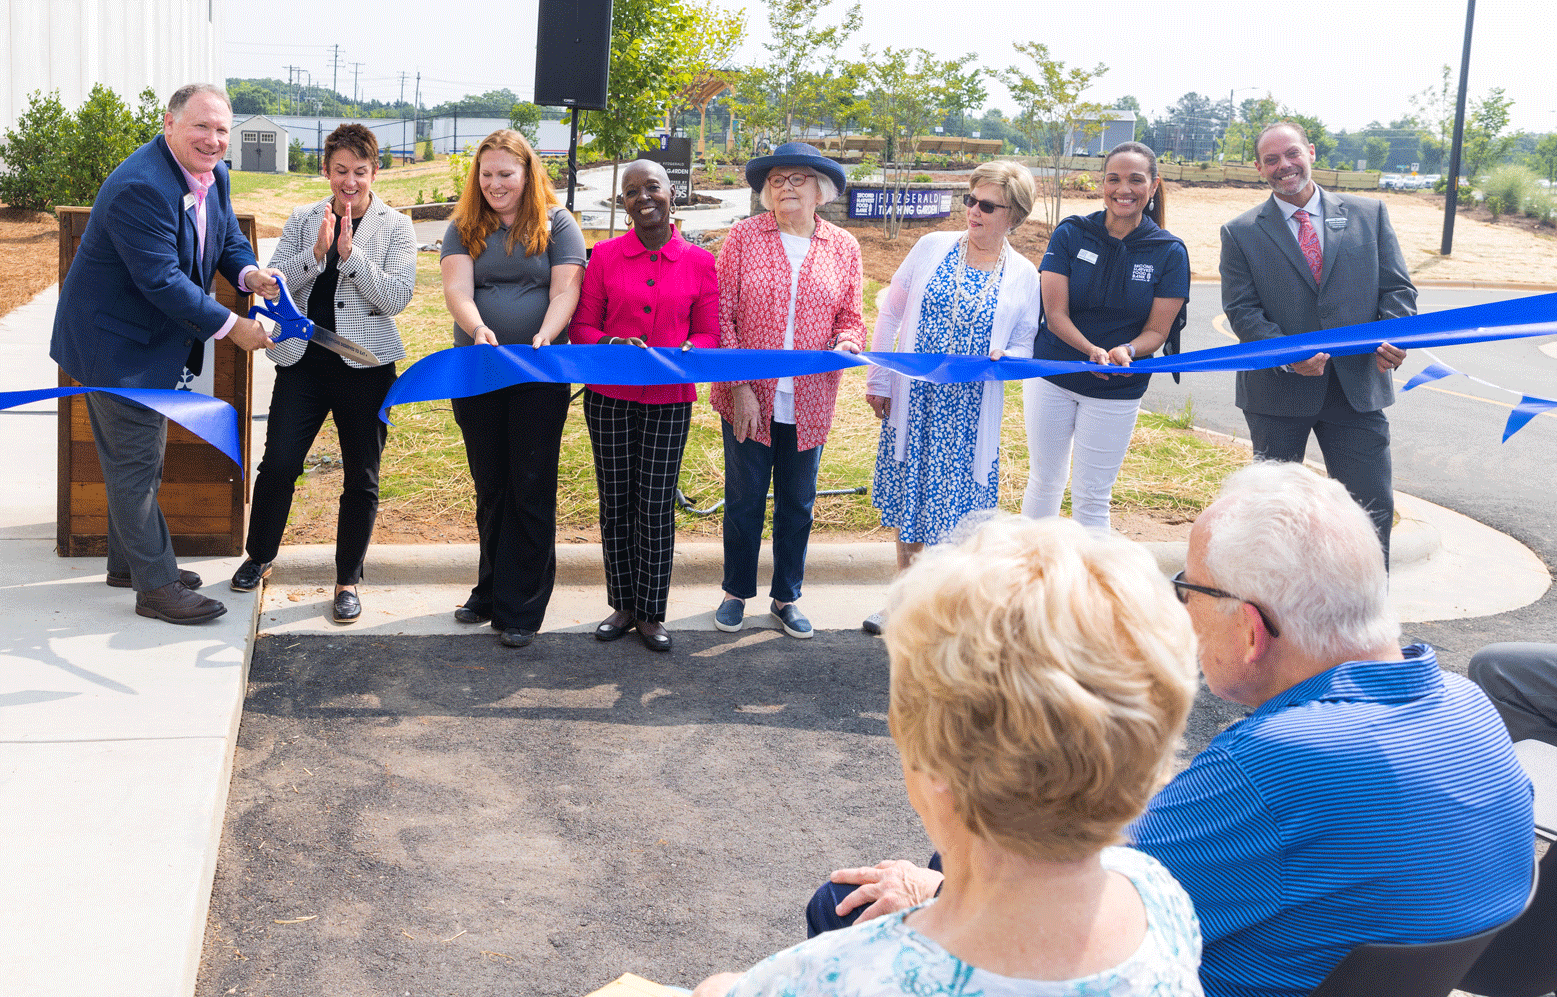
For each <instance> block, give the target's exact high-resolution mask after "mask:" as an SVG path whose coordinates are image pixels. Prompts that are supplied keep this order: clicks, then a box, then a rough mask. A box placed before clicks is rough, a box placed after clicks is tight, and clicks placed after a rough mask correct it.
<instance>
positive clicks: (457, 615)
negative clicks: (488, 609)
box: [454, 606, 492, 623]
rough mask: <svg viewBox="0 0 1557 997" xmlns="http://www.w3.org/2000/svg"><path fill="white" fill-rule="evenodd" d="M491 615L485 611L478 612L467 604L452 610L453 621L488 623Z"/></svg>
mask: <svg viewBox="0 0 1557 997" xmlns="http://www.w3.org/2000/svg"><path fill="white" fill-rule="evenodd" d="M491 620H492V617H490V616H488V615H487V614H485V613H478V612H476V611H475V610H474V609H471V608H470V607H469V606H461V607H460V608H459V609H456V610H455V611H454V622H455V623H489V622H491Z"/></svg>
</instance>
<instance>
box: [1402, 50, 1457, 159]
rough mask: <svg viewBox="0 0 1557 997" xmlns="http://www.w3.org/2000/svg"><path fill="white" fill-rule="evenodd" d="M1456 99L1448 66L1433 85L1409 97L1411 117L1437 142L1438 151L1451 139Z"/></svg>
mask: <svg viewBox="0 0 1557 997" xmlns="http://www.w3.org/2000/svg"><path fill="white" fill-rule="evenodd" d="M1458 98H1459V94H1458V93H1457V92H1456V90H1455V87H1454V70H1452V69H1450V68H1449V67H1448V65H1445V66H1444V67H1443V68H1442V69H1441V70H1440V71H1439V75H1438V80H1437V81H1436V82H1435V83H1432V84H1430V85H1429V86H1427V87H1426V88H1424V89H1422V90H1420V91H1418V92H1417V93H1414V94H1412V95H1411V110H1412V111H1413V112H1414V114H1413V115H1412V116H1413V117H1414V118H1415V119H1416V120H1417V122H1418V123H1419V124H1420V125H1421V127H1422V130H1423V131H1424V132H1426V133H1427V134H1428V135H1431V136H1432V137H1433V138H1434V139H1435V140H1436V141H1437V143H1438V148H1440V149H1447V148H1448V147H1449V141H1450V139H1451V138H1452V137H1453V132H1454V110H1455V104H1456V103H1457V102H1458ZM1433 172H1436V171H1433Z"/></svg>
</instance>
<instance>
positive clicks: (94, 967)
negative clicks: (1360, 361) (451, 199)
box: [0, 247, 1550, 997]
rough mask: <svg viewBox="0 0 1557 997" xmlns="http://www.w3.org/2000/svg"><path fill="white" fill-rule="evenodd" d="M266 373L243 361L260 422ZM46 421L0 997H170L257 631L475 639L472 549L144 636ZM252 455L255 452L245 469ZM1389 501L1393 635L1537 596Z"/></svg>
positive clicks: (17, 619) (17, 332)
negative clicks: (351, 620)
mask: <svg viewBox="0 0 1557 997" xmlns="http://www.w3.org/2000/svg"><path fill="white" fill-rule="evenodd" d="M266 248H268V247H266ZM261 255H262V257H263V256H265V255H266V253H265V252H264V250H263V249H262V254H261ZM53 294H54V292H53V291H52V290H51V291H47V292H44V294H42V295H40V296H39V297H38V298H37V299H36V300H35V301H33V302H32V303H30V304H28V305H26V306H24V307H23V308H21V309H18V310H17V311H14V312H12V313H11V314H10V315H9V316H6V317H5V318H4V319H0V390H21V389H24V388H36V387H39V386H44V385H52V384H54V383H56V371H55V367H54V365H53V363H52V362H51V361H49V359H48V356H47V353H48V348H47V344H48V338H49V329H50V325H51V322H52V315H53V305H54V297H53ZM272 370H273V368H272V367H271V365H270V364H269V363H268V362H266V361H264V360H260V361H259V362H258V363H257V364H256V375H255V398H256V400H257V403H258V404H259V405H260V406H263V405H266V404H268V401H269V398H270V388H271V383H272V377H271V373H272ZM52 412H53V404H52V403H41V404H39V405H34V406H29V407H28V408H27V409H13V410H6V411H0V427H4V430H5V431H6V436H7V438H8V440H9V442H10V446H9V448H8V452H7V454H8V455H7V461H6V470H7V472H8V473H7V475H6V477H5V480H4V482H3V483H0V997H40V995H50V997H55V995H60V997H76V995H83V997H85V995H92V997H115V995H121V994H122V995H126V997H162V995H169V997H186V995H188V994H191V993H192V992H193V990H194V985H195V975H196V971H197V968H198V960H199V957H200V951H201V940H202V935H203V932H204V929H205V920H206V908H207V904H208V902H209V897H210V890H211V882H212V877H213V873H214V865H215V860H216V854H217V845H218V839H219V835H220V829H221V821H222V817H223V814H224V812H225V803H226V796H227V788H228V783H229V779H230V775H231V765H232V756H233V744H234V738H235V736H236V733H237V729H238V723H239V720H240V717H241V715H242V709H243V702H244V693H245V688H246V670H247V665H248V661H249V655H250V651H251V649H252V644H253V640H254V637H255V634H256V632H259V633H269V634H296V633H329V634H334V635H338V636H339V637H341V638H342V639H346V638H350V637H363V636H371V635H374V634H385V633H406V634H426V633H451V632H452V633H458V632H472V633H476V634H481V635H483V636H485V637H486V638H487V639H491V638H490V634H491V631H490V630H488V629H486V628H482V627H462V626H460V625H459V624H456V623H455V622H454V621H453V617H452V611H453V609H454V608H455V606H457V605H459V604H460V603H462V602H463V601H464V598H465V595H466V593H467V592H468V590H469V585H470V584H471V582H472V581H473V580H474V576H475V570H476V552H475V549H474V548H473V547H471V546H454V545H439V546H396V545H381V546H377V547H374V548H373V549H372V551H371V552H370V553H369V557H368V574H369V578H370V579H371V584H364V585H363V586H362V587H361V596H362V601H363V604H364V615H363V620H362V621H361V622H360V623H358V624H356V625H354V626H351V627H339V626H336V625H334V624H332V623H330V622H329V620H328V617H327V613H328V607H329V598H330V595H329V594H330V591H331V587H330V581H331V579H332V574H333V568H332V567H331V565H332V551H331V549H330V548H328V547H288V548H285V549H283V551H282V553H281V556H280V557H279V558H278V560H277V564H276V570H275V573H274V575H273V576H272V579H271V584H270V585H269V587H268V588H267V589H266V590H265V593H264V596H263V600H262V599H261V598H260V597H259V596H257V595H256V594H253V593H250V594H240V593H235V592H231V591H229V590H228V589H227V585H226V582H227V579H228V578H229V577H230V575H231V573H232V571H233V570H234V569H235V568H236V567H237V565H238V563H239V559H237V558H231V559H210V560H204V561H196V562H189V563H186V565H185V566H186V567H191V568H193V569H195V570H197V571H199V572H200V573H201V574H202V575H203V576H204V578H205V579H206V583H207V590H208V591H209V592H210V593H211V594H213V595H215V596H216V597H217V598H220V599H221V600H222V601H223V602H225V603H226V604H227V607H228V613H227V615H226V616H224V617H223V618H221V619H220V620H217V621H215V622H214V623H211V624H207V625H204V626H199V627H173V626H169V625H167V624H164V623H159V622H156V621H153V620H148V619H143V618H141V617H139V616H136V615H135V614H134V612H133V609H132V600H131V596H130V594H129V593H128V592H126V591H125V590H122V589H110V588H108V587H107V586H105V585H104V584H103V570H104V569H103V563H102V561H101V560H100V559H96V558H81V559H66V558H60V557H57V556H56V555H55V551H54V537H55V527H54V514H55V499H54V490H55V473H54V471H55V420H54V417H53V415H52ZM263 427H264V422H263V421H257V422H256V429H257V430H260V431H261V432H260V433H256V436H257V437H261V436H262V431H263ZM261 450H262V438H257V439H256V440H255V445H254V457H255V459H256V460H257V459H258V456H259V454H260V452H261ZM1397 501H1398V503H1399V508H1400V511H1401V515H1402V524H1401V526H1400V528H1399V531H1398V532H1397V534H1396V542H1395V550H1396V561H1395V574H1394V578H1393V584H1392V589H1393V597H1394V599H1395V602H1396V605H1397V607H1398V608H1399V609H1400V610H1401V613H1402V616H1403V617H1404V618H1405V619H1407V620H1409V621H1424V620H1437V619H1454V618H1462V617H1469V616H1484V615H1490V614H1493V613H1497V612H1502V611H1505V610H1508V609H1513V608H1516V607H1518V606H1522V605H1527V604H1529V603H1530V602H1533V601H1534V600H1535V599H1537V598H1539V597H1540V596H1541V594H1542V593H1544V592H1545V591H1546V589H1547V587H1548V586H1549V584H1550V578H1549V576H1548V575H1547V573H1546V570H1545V568H1544V566H1543V565H1542V563H1541V562H1540V560H1539V559H1538V558H1536V556H1535V555H1534V554H1532V553H1531V552H1530V551H1529V550H1528V549H1526V548H1524V547H1523V546H1521V545H1520V544H1518V543H1516V542H1515V541H1513V540H1512V539H1510V538H1508V537H1506V536H1503V535H1502V534H1499V533H1497V532H1496V531H1493V530H1491V529H1488V528H1487V527H1484V526H1482V525H1480V524H1478V523H1475V522H1473V521H1471V520H1469V519H1466V518H1465V517H1463V516H1460V515H1458V514H1456V513H1454V512H1452V511H1450V510H1447V509H1442V508H1440V507H1438V506H1434V505H1431V504H1430V503H1426V502H1422V501H1421V500H1418V499H1413V498H1411V497H1410V496H1404V495H1401V496H1397ZM1153 550H1154V553H1155V554H1156V555H1157V557H1158V561H1159V563H1160V564H1161V565H1162V566H1163V567H1164V570H1165V571H1169V572H1171V571H1176V570H1178V567H1179V566H1180V565H1181V564H1182V558H1183V550H1182V545H1177V544H1160V545H1153ZM719 567H720V551H719V548H718V545H716V544H706V543H699V544H685V545H683V546H682V547H681V548H680V549H679V550H678V552H677V564H676V573H675V576H674V578H673V590H672V596H671V600H672V603H671V604H672V612H671V617H672V619H671V623H670V625H671V627H672V628H673V629H680V630H689V629H710V628H711V620H710V616H711V613H712V610H713V608H714V605H715V603H716V602H717V599H718V590H719ZM559 568H560V574H559V586H558V590H557V594H556V597H555V598H554V599H553V602H552V605H551V610H550V613H549V616H548V621H547V629H548V630H553V631H556V630H562V631H576V632H584V631H588V630H590V629H592V628H593V626H594V624H595V623H596V622H597V621H598V620H599V619H600V618H602V617H603V616H605V615H606V613H607V611H608V610H607V607H606V605H605V600H604V595H603V592H602V590H601V580H602V576H601V567H600V555H599V549H598V547H596V546H593V545H577V546H565V547H563V548H561V549H560V550H559ZM892 572H893V554H892V546H891V544H888V543H880V544H826V543H817V544H815V545H813V547H812V549H811V557H810V563H809V565H808V571H807V576H808V583H809V584H808V586H807V589H806V595H805V599H804V601H803V603H802V604H803V606H804V608H805V609H806V611H807V612H808V614H809V615H810V616H811V618H812V620H813V621H814V622H815V623H816V625H817V626H818V628H819V629H822V630H829V629H854V628H857V627H858V626H859V623H860V620H861V619H863V617H864V616H866V615H868V614H869V613H871V612H873V611H874V610H876V609H878V608H880V606H881V603H882V598H883V594H884V591H885V586H886V584H887V583H888V582H889V581H890V579H891V576H892ZM765 608H766V607H765V605H763V602H762V600H754V601H753V603H752V604H751V611H752V613H753V614H754V615H752V616H749V617H748V620H749V624H748V625H749V626H750V627H752V628H753V629H754V630H755V631H760V632H757V633H754V634H753V637H752V639H756V640H762V639H780V640H782V639H787V638H784V637H782V635H780V634H777V633H774V632H773V630H772V628H773V627H774V626H775V623H774V621H773V620H772V619H771V618H770V617H767V616H766V615H765V613H764V612H763V611H764V610H765ZM512 653H513V654H514V655H515V656H516V660H522V657H523V654H524V652H523V651H515V652H512ZM643 653H644V654H645V655H647V654H649V653H650V652H648V651H644V652H643ZM675 653H677V652H672V654H675Z"/></svg>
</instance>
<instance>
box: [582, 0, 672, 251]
mask: <svg viewBox="0 0 1557 997" xmlns="http://www.w3.org/2000/svg"><path fill="white" fill-rule="evenodd" d="M691 17H692V15H691V13H690V12H689V11H688V10H687V8H686V7H685V6H684V5H682V4H681V3H679V2H676V0H615V2H614V3H613V4H612V6H611V64H610V66H611V68H610V87H609V92H608V93H607V95H606V105H607V106H606V110H604V111H584V112H582V114H583V117H582V118H580V119H579V125H580V130H581V131H586V132H589V133H590V134H591V135H593V136H594V138H593V140H591V142H590V147H591V148H593V149H595V150H596V151H598V152H599V153H600V154H601V155H603V156H607V157H609V158H611V159H613V160H621V159H624V158H627V157H629V156H633V155H636V154H637V152H638V150H639V149H645V148H648V138H647V136H648V135H649V133H651V132H653V131H654V130H655V129H657V128H658V127H659V126H660V123H661V121H662V120H663V119H662V115H663V112H664V109H665V108H666V107H667V106H668V105H669V104H670V101H671V99H672V97H673V95H674V94H675V93H676V91H678V90H680V89H681V88H682V87H683V86H685V85H686V80H685V78H684V76H683V75H682V73H681V72H680V71H678V70H677V68H676V47H677V45H679V43H680V39H681V37H682V36H683V35H684V34H685V32H686V31H687V30H688V29H689V27H690V21H691ZM573 113H580V112H577V111H575V112H573ZM618 172H619V165H618V164H613V165H612V167H611V189H612V190H613V191H614V190H616V179H617V174H618ZM611 234H612V235H615V234H616V199H615V198H612V200H611Z"/></svg>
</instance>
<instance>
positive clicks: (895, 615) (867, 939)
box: [695, 517, 1201, 997]
mask: <svg viewBox="0 0 1557 997" xmlns="http://www.w3.org/2000/svg"><path fill="white" fill-rule="evenodd" d="M888 607H889V610H890V620H891V625H890V626H888V627H887V628H886V635H885V636H886V644H887V651H888V654H889V655H890V656H891V661H892V679H891V697H892V701H891V707H890V711H889V714H888V719H889V722H890V725H891V729H892V738H893V740H894V741H896V742H897V747H898V751H899V752H900V753H901V755H902V762H903V779H904V782H905V783H906V784H907V791H908V800H909V802H910V803H911V804H913V807H914V809H915V811H917V812H918V814H919V817H920V819H921V820H922V821H923V822H924V827H925V831H926V832H927V833H928V834H929V837H930V840H931V841H932V842H934V844H935V846H936V848H937V849H939V851H940V853H941V861H942V865H943V868H944V870H945V874H946V878H945V882H944V884H943V886H942V888H941V891H940V894H939V895H938V896H936V897H932V898H930V899H929V900H927V901H925V902H924V903H921V904H919V905H918V906H915V907H912V908H909V909H908V910H905V911H899V912H898V913H895V914H891V915H889V916H886V917H879V918H876V919H874V920H870V921H866V922H864V923H862V924H857V925H855V926H853V927H851V928H845V929H842V930H839V931H830V932H828V933H826V934H824V935H821V936H819V937H816V938H813V939H811V940H809V941H807V942H804V943H802V944H800V945H797V946H795V947H794V948H791V949H787V950H785V951H783V952H780V953H778V954H777V955H774V956H770V957H769V958H768V959H766V960H765V961H763V962H761V963H758V964H757V965H756V966H754V967H752V968H751V969H750V970H749V971H747V972H746V973H745V975H742V976H736V975H734V974H722V975H720V976H715V977H710V978H709V979H707V980H705V981H703V983H702V984H701V985H700V986H699V987H698V989H697V991H695V993H696V994H697V997H711V995H719V994H726V993H728V994H729V995H731V997H752V995H756V994H784V995H794V997H805V995H812V994H815V995H821V994H828V995H837V997H865V995H893V994H902V993H911V994H916V995H919V994H939V993H946V994H951V993H964V994H975V993H980V994H985V995H996V994H999V995H1003V997H1017V995H1024V997H1025V995H1034V997H1036V995H1080V994H1110V995H1121V994H1149V995H1153V997H1168V995H1199V994H1200V993H1201V988H1200V981H1199V976H1198V967H1199V964H1200V930H1199V927H1198V926H1197V924H1196V921H1195V915H1194V910H1193V907H1192V906H1191V903H1190V899H1189V897H1188V896H1187V895H1186V894H1185V893H1184V890H1183V889H1182V888H1181V887H1180V886H1179V884H1178V883H1177V882H1176V881H1175V880H1174V879H1173V877H1172V876H1171V875H1170V874H1169V873H1168V872H1167V870H1166V869H1164V868H1163V867H1162V866H1161V865H1159V864H1157V862H1156V861H1155V860H1154V859H1152V858H1151V857H1150V856H1148V855H1145V854H1144V853H1142V852H1138V851H1136V850H1134V849H1131V848H1124V847H1118V846H1119V845H1120V843H1121V841H1122V837H1121V832H1122V831H1123V829H1124V827H1125V825H1126V824H1128V823H1129V822H1130V821H1131V820H1133V819H1134V818H1135V817H1137V816H1138V815H1139V814H1140V813H1141V811H1142V810H1143V809H1144V808H1145V806H1146V802H1147V800H1148V799H1150V798H1151V795H1152V793H1153V792H1154V791H1155V790H1156V789H1157V788H1158V787H1159V786H1160V785H1161V784H1162V783H1163V782H1164V781H1165V780H1166V777H1167V774H1168V767H1169V764H1170V762H1171V760H1172V758H1173V752H1174V748H1175V745H1176V744H1177V741H1178V738H1179V735H1180V734H1181V733H1182V731H1183V729H1184V721H1185V718H1186V717H1187V716H1188V714H1189V707H1190V704H1191V702H1192V701H1193V699H1194V695H1195V689H1196V686H1197V684H1198V679H1197V675H1198V670H1197V668H1196V665H1195V639H1194V636H1193V633H1192V631H1191V630H1190V624H1189V618H1188V616H1187V615H1186V614H1185V613H1184V611H1183V607H1182V606H1180V605H1179V603H1178V600H1177V598H1176V597H1175V596H1174V594H1173V588H1172V586H1171V585H1170V584H1169V583H1168V580H1167V579H1166V578H1164V577H1163V575H1162V573H1161V572H1160V571H1158V569H1157V566H1156V563H1155V562H1154V561H1153V559H1152V557H1151V555H1150V554H1148V553H1147V552H1146V551H1145V549H1144V548H1141V547H1139V546H1137V545H1136V544H1133V543H1130V542H1129V541H1126V540H1122V539H1118V538H1113V537H1107V536H1099V535H1096V534H1090V533H1088V531H1086V530H1085V529H1083V528H1082V527H1080V526H1078V525H1076V524H1074V523H1071V522H1067V521H1062V520H1058V519H1049V520H1043V521H1037V522H1034V521H1031V520H1027V521H1023V520H1018V519H1015V518H1010V517H1003V518H997V519H993V520H992V521H989V522H986V523H984V524H983V525H982V526H980V527H979V528H978V529H976V530H975V531H973V532H972V534H971V535H970V536H969V537H968V539H967V540H966V541H965V542H963V543H961V544H946V545H941V546H937V547H934V548H931V549H930V550H928V551H926V552H925V553H924V554H922V555H921V556H920V557H919V558H918V559H916V560H915V562H914V564H913V565H912V566H911V567H910V568H909V569H908V570H907V571H906V572H904V573H903V574H902V575H901V576H900V577H899V578H898V580H897V581H896V582H895V583H894V584H893V586H892V589H891V591H890V593H889V596H888Z"/></svg>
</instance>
